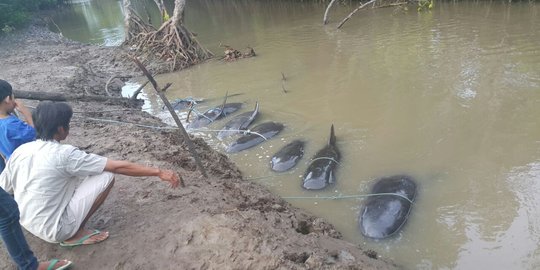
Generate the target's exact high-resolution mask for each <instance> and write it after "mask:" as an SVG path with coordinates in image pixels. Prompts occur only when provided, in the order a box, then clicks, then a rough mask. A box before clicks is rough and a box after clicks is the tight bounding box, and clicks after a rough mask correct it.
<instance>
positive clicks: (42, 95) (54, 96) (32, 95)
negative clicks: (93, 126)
mask: <svg viewBox="0 0 540 270" xmlns="http://www.w3.org/2000/svg"><path fill="white" fill-rule="evenodd" d="M13 95H15V97H16V98H20V99H32V100H50V101H74V100H78V101H101V102H112V103H118V104H120V103H121V104H132V105H137V104H140V103H142V102H143V100H141V99H131V98H125V97H109V96H96V95H69V94H68V95H65V94H61V93H54V92H38V91H22V90H14V91H13Z"/></svg>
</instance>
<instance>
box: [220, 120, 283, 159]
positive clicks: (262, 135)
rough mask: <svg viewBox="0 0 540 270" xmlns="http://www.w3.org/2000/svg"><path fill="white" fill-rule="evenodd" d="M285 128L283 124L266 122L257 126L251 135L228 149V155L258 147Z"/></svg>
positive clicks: (240, 139)
mask: <svg viewBox="0 0 540 270" xmlns="http://www.w3.org/2000/svg"><path fill="white" fill-rule="evenodd" d="M283 128H284V126H283V124H281V123H276V122H266V123H262V124H260V125H257V126H255V127H254V128H252V129H251V130H250V133H249V134H246V135H243V136H242V137H240V138H238V139H237V140H236V141H234V142H233V143H232V144H231V145H230V146H229V147H228V148H227V150H226V151H227V153H236V152H240V151H242V150H245V149H248V148H251V147H253V146H255V145H258V144H260V143H262V142H264V141H266V140H268V139H270V138H272V137H274V136H276V135H277V134H278V133H280V132H281V131H282V130H283Z"/></svg>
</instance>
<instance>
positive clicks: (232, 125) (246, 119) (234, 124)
mask: <svg viewBox="0 0 540 270" xmlns="http://www.w3.org/2000/svg"><path fill="white" fill-rule="evenodd" d="M258 114H259V102H256V103H255V109H254V110H253V111H250V112H245V113H241V114H239V115H237V116H235V117H234V118H233V119H231V120H230V121H229V122H227V123H226V124H225V126H224V127H223V128H222V129H221V130H220V131H219V133H218V135H217V137H218V139H220V140H221V139H224V138H226V137H228V136H231V135H233V134H238V133H240V132H241V131H242V130H245V129H247V127H248V126H249V125H250V124H251V123H252V122H253V121H254V120H255V118H256V117H257V115H258Z"/></svg>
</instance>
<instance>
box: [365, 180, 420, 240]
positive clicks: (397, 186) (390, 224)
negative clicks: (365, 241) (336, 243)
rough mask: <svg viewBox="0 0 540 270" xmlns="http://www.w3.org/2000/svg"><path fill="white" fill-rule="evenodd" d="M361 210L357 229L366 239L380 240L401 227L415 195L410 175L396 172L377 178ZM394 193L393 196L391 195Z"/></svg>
mask: <svg viewBox="0 0 540 270" xmlns="http://www.w3.org/2000/svg"><path fill="white" fill-rule="evenodd" d="M380 193H390V194H386V195H385V194H381V195H380V196H371V197H369V198H368V199H367V200H366V201H365V204H364V208H363V209H362V211H361V212H360V213H361V214H360V217H359V227H360V232H361V233H362V234H363V235H364V236H366V237H369V238H374V239H383V238H386V237H389V236H392V235H393V234H395V233H396V232H398V231H399V229H401V227H402V226H403V225H404V224H405V222H406V221H407V218H408V217H409V213H410V212H411V208H412V204H413V202H414V199H415V198H416V184H415V183H414V181H413V180H412V178H411V177H409V176H406V175H395V176H390V177H384V178H381V179H379V180H378V181H377V182H376V183H375V185H373V188H372V190H371V194H380ZM392 194H396V195H392Z"/></svg>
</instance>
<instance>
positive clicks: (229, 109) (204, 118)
mask: <svg viewBox="0 0 540 270" xmlns="http://www.w3.org/2000/svg"><path fill="white" fill-rule="evenodd" d="M240 108H242V103H225V104H223V105H222V106H220V107H215V108H211V109H209V110H207V111H206V112H204V113H203V114H202V115H199V116H197V118H196V119H195V120H194V121H193V122H191V123H190V124H189V125H188V128H190V129H193V128H201V127H205V126H207V125H209V124H210V123H212V122H214V121H216V120H219V119H221V118H223V117H225V116H227V115H230V114H232V113H234V112H236V111H238V110H239V109H240Z"/></svg>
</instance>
